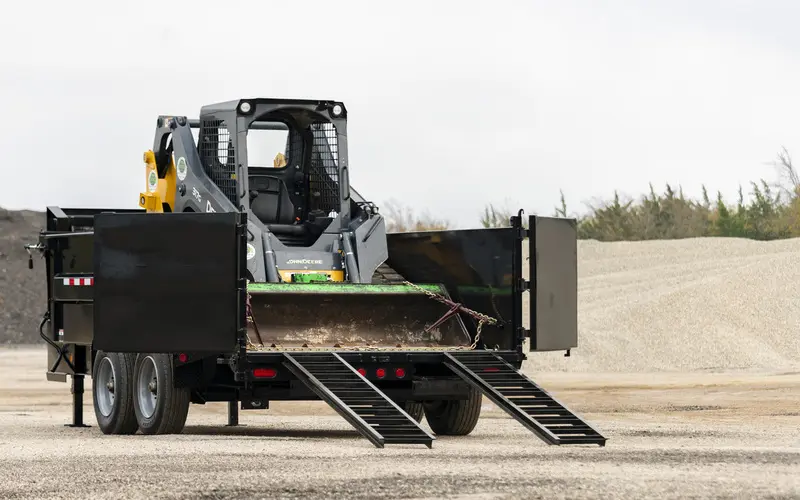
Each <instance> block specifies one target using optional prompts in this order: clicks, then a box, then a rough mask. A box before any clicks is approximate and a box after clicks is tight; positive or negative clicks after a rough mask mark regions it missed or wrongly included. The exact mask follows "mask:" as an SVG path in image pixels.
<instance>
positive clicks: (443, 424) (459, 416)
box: [424, 387, 483, 436]
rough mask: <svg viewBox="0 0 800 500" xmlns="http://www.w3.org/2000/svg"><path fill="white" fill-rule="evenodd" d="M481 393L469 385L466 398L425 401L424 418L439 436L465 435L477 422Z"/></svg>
mask: <svg viewBox="0 0 800 500" xmlns="http://www.w3.org/2000/svg"><path fill="white" fill-rule="evenodd" d="M482 401H483V394H481V392H480V391H479V390H477V389H475V388H472V387H470V391H469V397H468V398H467V399H457V400H452V401H426V402H425V404H424V408H425V418H426V419H427V420H428V425H430V426H431V430H432V431H433V432H434V433H436V434H438V435H440V436H466V435H467V434H469V433H470V432H472V430H473V429H475V426H476V425H477V424H478V418H479V417H480V415H481V403H482Z"/></svg>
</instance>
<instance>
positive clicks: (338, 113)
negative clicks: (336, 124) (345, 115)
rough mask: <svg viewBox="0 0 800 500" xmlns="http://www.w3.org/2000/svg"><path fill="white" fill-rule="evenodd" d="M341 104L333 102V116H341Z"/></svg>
mask: <svg viewBox="0 0 800 500" xmlns="http://www.w3.org/2000/svg"><path fill="white" fill-rule="evenodd" d="M342 111H343V110H342V105H341V104H334V105H333V107H332V108H331V114H332V115H333V116H336V117H339V116H342Z"/></svg>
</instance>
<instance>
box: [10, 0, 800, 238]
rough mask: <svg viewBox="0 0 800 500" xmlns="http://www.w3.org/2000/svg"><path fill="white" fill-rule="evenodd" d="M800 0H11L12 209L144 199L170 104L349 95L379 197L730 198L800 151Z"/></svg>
mask: <svg viewBox="0 0 800 500" xmlns="http://www.w3.org/2000/svg"><path fill="white" fill-rule="evenodd" d="M798 19H800V4H798V3H797V2H790V1H784V2H778V1H773V2H767V1H758V2H756V1H752V2H751V1H731V0H729V1H700V0H694V1H688V0H664V1H661V2H645V1H639V2H635V1H633V0H628V1H622V0H620V1H614V0H606V1H604V2H589V1H585V2H582V1H562V2H545V1H531V0H527V1H526V0H520V1H517V2H502V1H498V0H494V1H491V2H474V3H470V2H466V1H463V0H462V1H458V2H445V1H436V2H433V1H430V2H366V1H365V2H349V1H337V2H330V1H328V2H313V1H309V0H305V1H303V2H285V1H281V2H272V1H248V2H244V1H238V2H237V1H232V0H229V1H227V2H219V1H218V2H213V3H211V2H201V1H197V0H194V1H183V2H181V1H175V0H172V1H136V2H108V1H103V2H100V1H72V2H55V1H54V2H50V3H49V4H46V3H45V2H27V3H22V2H13V3H11V4H9V6H6V7H4V11H3V15H2V16H0V47H2V48H0V65H1V66H0V96H1V97H2V99H3V107H2V109H3V110H4V111H5V117H4V119H2V120H0V151H2V162H1V163H0V169H2V173H3V176H2V179H3V181H2V183H1V184H0V206H4V207H6V208H31V209H43V208H44V207H45V206H46V205H60V206H84V207H105V208H116V207H120V208H126V207H135V206H136V201H137V195H138V193H139V192H140V191H141V190H144V189H145V177H144V174H143V172H144V166H143V164H142V161H141V159H142V153H143V152H144V151H145V150H146V149H148V148H150V147H152V139H153V132H154V126H155V119H156V116H157V115H159V114H185V115H188V116H197V114H198V112H199V109H200V106H201V105H203V104H206V103H213V102H218V101H225V100H230V99H236V98H239V97H257V96H260V97H298V98H323V99H339V100H342V101H344V102H345V104H346V106H347V107H348V110H349V120H350V121H349V144H350V163H351V168H352V171H351V181H352V183H353V186H354V187H355V188H356V189H357V190H358V191H359V192H361V194H362V195H364V196H365V197H366V198H368V199H371V200H373V201H375V202H377V203H378V204H382V203H383V202H385V201H386V200H388V199H389V198H396V199H399V200H402V201H403V202H404V203H406V204H408V205H410V206H413V207H417V208H418V209H419V210H422V209H427V210H429V211H430V212H431V213H434V214H436V215H437V216H439V217H444V218H447V219H450V220H451V221H453V222H454V223H456V224H457V225H459V226H461V227H467V226H476V225H477V221H478V216H479V212H480V210H481V208H482V207H483V206H484V205H485V204H487V203H490V202H495V203H499V204H501V205H502V204H505V205H508V206H509V207H519V208H524V209H526V211H528V212H530V211H534V210H535V211H540V212H545V213H547V214H550V213H551V212H552V208H553V206H555V205H556V204H557V203H558V196H559V193H558V191H559V189H564V191H565V195H566V198H567V202H568V204H569V205H570V208H572V209H573V210H582V209H583V206H582V205H583V203H584V202H587V201H591V200H592V199H593V198H596V197H608V196H610V195H611V193H612V192H613V190H614V189H615V188H618V189H620V190H621V191H622V192H623V193H627V194H630V195H639V194H640V193H642V192H644V191H646V190H647V189H648V182H649V181H652V182H654V183H655V184H656V187H657V188H662V187H663V185H664V183H666V182H670V183H674V184H678V183H680V184H682V185H683V186H684V189H685V191H687V192H688V193H689V194H698V193H699V188H700V185H701V184H702V183H707V184H708V185H709V186H710V187H712V188H713V189H720V190H722V191H723V193H725V194H728V195H729V196H731V197H733V196H734V195H735V192H736V189H737V186H738V184H739V183H744V184H746V183H748V182H749V181H750V180H756V179H758V178H760V177H767V178H768V179H770V180H771V179H772V178H773V177H774V169H773V168H772V167H770V166H769V165H767V163H768V162H770V161H771V160H773V159H774V157H775V155H776V153H777V152H778V150H779V149H780V147H781V146H782V145H785V146H786V147H787V148H788V149H789V150H790V152H794V153H795V154H796V155H800V120H798V117H800V57H798V56H800V32H799V31H798V30H797V20H798Z"/></svg>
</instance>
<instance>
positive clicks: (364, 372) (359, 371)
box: [358, 368, 367, 377]
mask: <svg viewBox="0 0 800 500" xmlns="http://www.w3.org/2000/svg"><path fill="white" fill-rule="evenodd" d="M358 373H360V374H361V376H362V377H366V376H367V370H365V369H363V368H359V369H358Z"/></svg>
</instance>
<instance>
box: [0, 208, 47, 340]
mask: <svg viewBox="0 0 800 500" xmlns="http://www.w3.org/2000/svg"><path fill="white" fill-rule="evenodd" d="M43 225H44V213H42V212H31V211H10V210H4V209H2V208H0V344H34V343H37V344H38V343H40V342H42V340H41V338H40V337H39V332H38V327H39V321H40V320H41V318H42V314H43V313H44V311H45V308H46V307H47V291H46V290H47V289H46V283H45V280H44V277H45V271H44V262H43V261H42V260H41V259H39V257H38V254H34V268H33V270H30V269H28V253H27V252H26V251H25V248H24V245H25V244H27V243H36V241H37V237H38V234H39V231H40V230H41V229H42V226H43Z"/></svg>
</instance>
